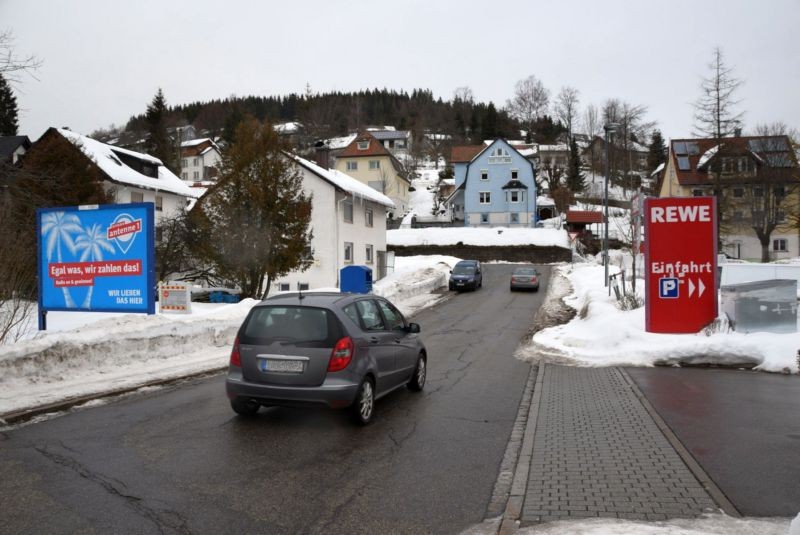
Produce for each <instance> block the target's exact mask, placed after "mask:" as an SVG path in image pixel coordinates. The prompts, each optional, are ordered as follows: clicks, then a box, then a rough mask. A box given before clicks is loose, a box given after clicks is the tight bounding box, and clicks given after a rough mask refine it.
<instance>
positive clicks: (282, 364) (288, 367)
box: [261, 359, 303, 373]
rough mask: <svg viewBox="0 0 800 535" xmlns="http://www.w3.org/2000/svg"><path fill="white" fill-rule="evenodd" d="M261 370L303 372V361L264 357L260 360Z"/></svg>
mask: <svg viewBox="0 0 800 535" xmlns="http://www.w3.org/2000/svg"><path fill="white" fill-rule="evenodd" d="M261 371H262V372H273V373H303V361H302V360H277V359H264V360H262V361H261Z"/></svg>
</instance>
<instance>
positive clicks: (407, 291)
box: [372, 255, 461, 315]
mask: <svg viewBox="0 0 800 535" xmlns="http://www.w3.org/2000/svg"><path fill="white" fill-rule="evenodd" d="M459 260H461V259H460V258H456V257H454V256H441V255H439V256H436V255H434V256H403V257H397V258H396V259H395V271H394V273H392V274H391V275H388V276H387V277H384V278H383V279H381V280H379V281H378V282H376V283H375V284H374V285H373V287H372V291H373V292H374V293H375V294H377V295H381V296H383V297H385V298H387V299H389V300H390V301H391V302H393V303H395V304H396V305H397V307H398V308H399V309H400V311H401V312H402V313H403V314H405V315H411V314H413V313H414V312H416V311H417V310H419V309H421V308H428V307H430V306H433V305H434V304H436V303H437V302H439V301H440V300H441V299H442V298H444V295H442V294H439V295H436V294H433V292H434V291H435V290H437V289H439V288H442V287H447V280H448V278H449V276H450V270H451V269H453V266H454V265H455V264H456V263H457V262H458V261H459Z"/></svg>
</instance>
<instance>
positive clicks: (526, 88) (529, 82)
mask: <svg viewBox="0 0 800 535" xmlns="http://www.w3.org/2000/svg"><path fill="white" fill-rule="evenodd" d="M549 102H550V90H548V89H547V88H546V87H545V86H544V84H542V82H541V81H540V80H539V79H538V78H536V76H533V75H531V76H528V77H527V78H525V79H524V80H520V81H519V82H517V84H516V86H514V98H512V99H511V100H509V101H507V102H506V109H507V110H508V113H509V115H511V116H512V117H513V118H514V119H516V120H517V121H519V122H520V123H522V125H523V126H524V127H525V128H526V129H527V131H528V134H530V133H531V131H532V130H533V125H534V123H535V122H536V119H538V118H539V117H541V116H542V115H544V113H545V112H546V111H547V107H548V104H549Z"/></svg>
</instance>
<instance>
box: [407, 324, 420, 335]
mask: <svg viewBox="0 0 800 535" xmlns="http://www.w3.org/2000/svg"><path fill="white" fill-rule="evenodd" d="M407 329H408V332H409V333H410V334H417V333H418V332H419V323H409V324H408V327H407Z"/></svg>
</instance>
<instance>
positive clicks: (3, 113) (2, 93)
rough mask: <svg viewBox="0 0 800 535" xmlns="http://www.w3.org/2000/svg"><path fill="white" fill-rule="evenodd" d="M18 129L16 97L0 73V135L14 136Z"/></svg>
mask: <svg viewBox="0 0 800 535" xmlns="http://www.w3.org/2000/svg"><path fill="white" fill-rule="evenodd" d="M18 129H19V123H18V122H17V98H16V97H15V96H14V93H13V92H12V91H11V86H10V85H9V84H8V82H7V81H6V79H5V78H4V77H3V75H2V73H0V136H16V135H17V131H18Z"/></svg>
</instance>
